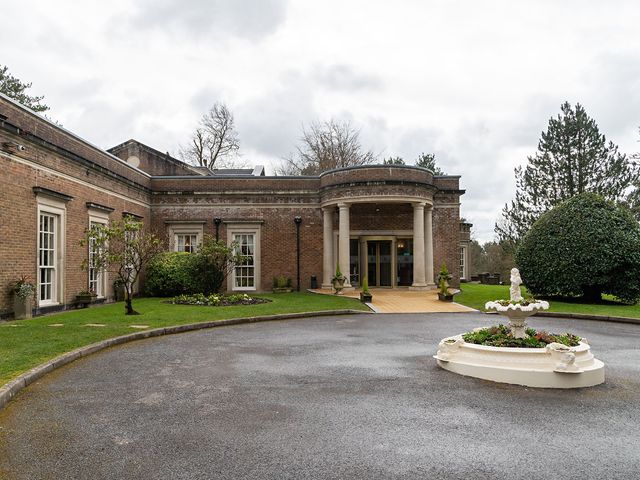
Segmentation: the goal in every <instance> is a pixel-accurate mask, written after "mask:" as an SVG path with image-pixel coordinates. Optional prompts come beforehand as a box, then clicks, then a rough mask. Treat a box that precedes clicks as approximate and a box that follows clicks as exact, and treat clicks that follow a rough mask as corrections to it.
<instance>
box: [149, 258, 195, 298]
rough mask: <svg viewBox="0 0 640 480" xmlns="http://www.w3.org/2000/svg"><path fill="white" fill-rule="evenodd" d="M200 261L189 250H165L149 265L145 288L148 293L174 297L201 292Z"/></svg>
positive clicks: (155, 295) (156, 295)
mask: <svg viewBox="0 0 640 480" xmlns="http://www.w3.org/2000/svg"><path fill="white" fill-rule="evenodd" d="M197 270H198V262H197V257H196V256H195V255H194V254H191V253H188V252H165V253H162V254H160V255H158V256H157V257H156V258H155V259H154V260H153V261H152V262H151V263H150V264H149V266H148V267H147V277H146V282H145V288H146V292H147V295H150V296H154V297H173V296H176V295H182V294H193V293H201V290H202V289H201V285H200V277H199V276H198V271H197Z"/></svg>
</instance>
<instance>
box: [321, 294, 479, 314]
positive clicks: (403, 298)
mask: <svg viewBox="0 0 640 480" xmlns="http://www.w3.org/2000/svg"><path fill="white" fill-rule="evenodd" d="M310 291H311V292H314V293H321V294H324V295H334V293H333V292H334V291H333V290H310ZM370 291H371V294H372V295H373V302H372V303H371V306H372V307H373V309H374V310H375V311H376V312H379V313H458V312H473V311H475V310H474V309H473V308H469V307H465V306H464V305H460V304H459V303H454V302H441V301H440V300H438V291H437V290H426V291H411V290H409V289H408V288H372V289H370ZM343 295H344V296H345V297H353V298H359V297H360V290H354V291H351V292H344V293H343Z"/></svg>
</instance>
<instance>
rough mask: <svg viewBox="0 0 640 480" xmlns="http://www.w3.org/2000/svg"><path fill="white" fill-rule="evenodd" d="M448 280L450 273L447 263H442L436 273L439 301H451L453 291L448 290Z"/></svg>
mask: <svg viewBox="0 0 640 480" xmlns="http://www.w3.org/2000/svg"><path fill="white" fill-rule="evenodd" d="M449 280H451V274H450V273H449V270H448V269H447V264H446V263H443V264H442V267H441V268H440V274H439V275H438V300H440V301H441V302H453V293H451V292H450V291H449Z"/></svg>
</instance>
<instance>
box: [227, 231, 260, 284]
mask: <svg viewBox="0 0 640 480" xmlns="http://www.w3.org/2000/svg"><path fill="white" fill-rule="evenodd" d="M236 235H253V242H254V245H253V286H252V287H237V286H236V269H237V268H241V266H236V267H234V268H233V270H232V271H231V275H229V277H228V278H227V290H229V291H236V292H243V291H252V292H255V291H260V288H261V281H260V279H261V273H262V271H261V254H260V250H261V249H260V244H261V228H260V224H233V223H230V224H227V245H231V244H232V243H233V241H234V239H235V236H236Z"/></svg>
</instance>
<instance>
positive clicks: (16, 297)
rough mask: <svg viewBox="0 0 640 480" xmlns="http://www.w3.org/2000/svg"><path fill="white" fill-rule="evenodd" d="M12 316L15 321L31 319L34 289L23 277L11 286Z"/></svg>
mask: <svg viewBox="0 0 640 480" xmlns="http://www.w3.org/2000/svg"><path fill="white" fill-rule="evenodd" d="M12 291H13V315H14V318H15V319H16V320H24V319H27V318H31V316H32V314H33V297H34V295H35V293H36V287H35V285H34V284H33V283H31V282H29V280H27V278H26V277H25V276H23V277H22V278H21V279H20V280H18V281H17V282H15V284H14V285H13V290H12Z"/></svg>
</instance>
